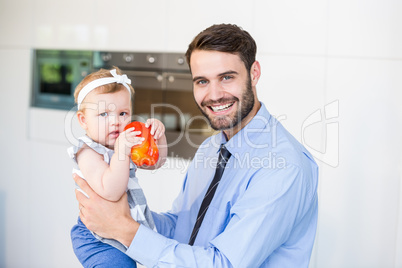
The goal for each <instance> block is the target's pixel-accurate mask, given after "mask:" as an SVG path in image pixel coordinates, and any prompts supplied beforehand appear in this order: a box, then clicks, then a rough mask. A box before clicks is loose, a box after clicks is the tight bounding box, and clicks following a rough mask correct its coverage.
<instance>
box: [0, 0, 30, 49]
mask: <svg viewBox="0 0 402 268" xmlns="http://www.w3.org/2000/svg"><path fill="white" fill-rule="evenodd" d="M32 6H33V2H32V1H29V0H16V1H0V36H1V38H0V46H6V47H12V48H16V47H22V48H29V47H30V44H31V42H32V23H33V21H34V17H35V13H34V12H32Z"/></svg>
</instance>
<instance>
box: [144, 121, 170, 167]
mask: <svg viewBox="0 0 402 268" xmlns="http://www.w3.org/2000/svg"><path fill="white" fill-rule="evenodd" d="M145 127H147V128H148V127H151V130H150V133H151V135H152V136H153V137H154V139H155V141H156V145H157V146H158V150H159V159H158V161H157V162H156V164H155V165H153V166H150V167H148V166H142V167H141V168H142V169H157V168H160V167H162V166H163V164H165V162H166V158H167V154H168V147H167V141H166V135H165V126H164V125H163V123H162V122H161V121H159V120H158V119H155V118H150V119H148V120H147V121H146V122H145Z"/></svg>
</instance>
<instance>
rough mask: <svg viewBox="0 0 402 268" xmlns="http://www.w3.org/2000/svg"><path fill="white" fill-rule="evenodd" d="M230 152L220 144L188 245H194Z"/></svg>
mask: <svg viewBox="0 0 402 268" xmlns="http://www.w3.org/2000/svg"><path fill="white" fill-rule="evenodd" d="M230 155H231V154H230V152H229V151H228V150H227V149H226V147H225V146H224V145H223V144H222V145H221V150H220V153H219V158H218V164H217V165H216V171H215V176H214V178H213V180H212V182H211V184H210V185H209V188H208V190H207V193H206V194H205V196H204V200H202V203H201V207H200V210H199V211H198V216H197V221H196V222H195V224H194V228H193V232H192V233H191V236H190V241H189V242H188V244H189V245H191V246H192V245H194V241H195V238H196V237H197V234H198V230H200V227H201V223H202V220H203V219H204V216H205V214H206V213H207V210H208V207H209V204H210V203H211V200H212V198H213V197H214V194H215V191H216V188H218V184H219V181H220V180H221V178H222V174H223V171H224V170H225V166H226V163H227V162H228V160H229V157H230Z"/></svg>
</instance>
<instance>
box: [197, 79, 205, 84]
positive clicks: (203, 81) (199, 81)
mask: <svg viewBox="0 0 402 268" xmlns="http://www.w3.org/2000/svg"><path fill="white" fill-rule="evenodd" d="M206 83H207V81H206V80H198V81H197V82H196V84H197V85H205V84H206Z"/></svg>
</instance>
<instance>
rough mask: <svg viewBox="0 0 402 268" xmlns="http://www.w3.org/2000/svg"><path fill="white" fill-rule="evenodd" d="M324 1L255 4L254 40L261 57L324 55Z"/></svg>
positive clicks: (325, 41)
mask: <svg viewBox="0 0 402 268" xmlns="http://www.w3.org/2000/svg"><path fill="white" fill-rule="evenodd" d="M327 8H328V7H327V0H324V1H323V0H307V1H297V0H286V1H273V0H269V1H266V0H256V1H255V15H254V20H255V22H254V23H255V33H256V34H255V38H256V40H257V41H258V43H259V44H260V45H259V50H260V52H263V53H280V54H283V53H284V54H303V55H306V54H312V55H324V54H325V53H326V51H327V19H328V18H327V13H328V12H327Z"/></svg>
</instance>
